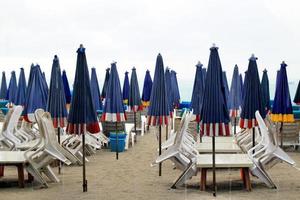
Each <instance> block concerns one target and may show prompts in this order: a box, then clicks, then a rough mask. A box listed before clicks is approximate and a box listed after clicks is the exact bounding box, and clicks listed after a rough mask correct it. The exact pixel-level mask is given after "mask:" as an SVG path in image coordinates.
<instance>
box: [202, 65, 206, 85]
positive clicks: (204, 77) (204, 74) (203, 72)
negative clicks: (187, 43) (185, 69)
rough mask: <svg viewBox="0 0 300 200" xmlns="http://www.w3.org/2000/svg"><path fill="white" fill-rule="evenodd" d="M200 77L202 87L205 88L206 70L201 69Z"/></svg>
mask: <svg viewBox="0 0 300 200" xmlns="http://www.w3.org/2000/svg"><path fill="white" fill-rule="evenodd" d="M202 76H203V87H205V80H206V68H204V67H203V68H202Z"/></svg>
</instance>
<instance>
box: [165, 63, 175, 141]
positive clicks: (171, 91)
mask: <svg viewBox="0 0 300 200" xmlns="http://www.w3.org/2000/svg"><path fill="white" fill-rule="evenodd" d="M165 81H166V88H167V90H166V93H167V97H168V105H169V112H170V116H172V113H173V100H174V87H172V80H171V72H170V69H169V68H168V67H166V71H165ZM167 135H168V134H167Z"/></svg>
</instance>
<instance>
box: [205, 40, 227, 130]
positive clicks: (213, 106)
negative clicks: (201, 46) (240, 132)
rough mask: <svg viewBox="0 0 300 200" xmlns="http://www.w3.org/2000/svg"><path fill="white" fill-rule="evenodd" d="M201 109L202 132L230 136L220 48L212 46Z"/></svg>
mask: <svg viewBox="0 0 300 200" xmlns="http://www.w3.org/2000/svg"><path fill="white" fill-rule="evenodd" d="M203 96H204V97H203V104H202V109H201V114H200V117H201V134H202V135H207V136H229V135H230V128H229V122H230V119H229V114H228V109H227V102H226V96H225V88H224V85H223V75H222V65H221V61H220V58H219V53H218V48H217V47H215V46H213V47H211V48H210V56H209V62H208V67H207V75H206V81H205V89H204V95H203Z"/></svg>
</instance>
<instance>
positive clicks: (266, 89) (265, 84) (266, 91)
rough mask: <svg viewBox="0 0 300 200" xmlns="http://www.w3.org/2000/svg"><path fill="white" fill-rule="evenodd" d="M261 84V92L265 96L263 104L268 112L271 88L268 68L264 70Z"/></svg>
mask: <svg viewBox="0 0 300 200" xmlns="http://www.w3.org/2000/svg"><path fill="white" fill-rule="evenodd" d="M260 85H261V93H262V97H263V106H264V108H265V112H266V114H267V113H268V112H269V111H270V89H269V78H268V72H267V70H266V69H265V70H264V71H263V76H262V80H261V83H260Z"/></svg>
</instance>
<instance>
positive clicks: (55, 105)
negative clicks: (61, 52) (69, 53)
mask: <svg viewBox="0 0 300 200" xmlns="http://www.w3.org/2000/svg"><path fill="white" fill-rule="evenodd" d="M46 110H47V111H48V112H50V114H51V117H52V121H53V126H54V128H57V127H65V126H66V119H67V115H68V113H67V109H66V98H65V92H64V87H63V81H62V77H61V70H60V64H59V59H58V57H57V56H56V55H55V56H54V59H53V63H52V70H51V79H50V89H49V94H48V101H47V108H46Z"/></svg>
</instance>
